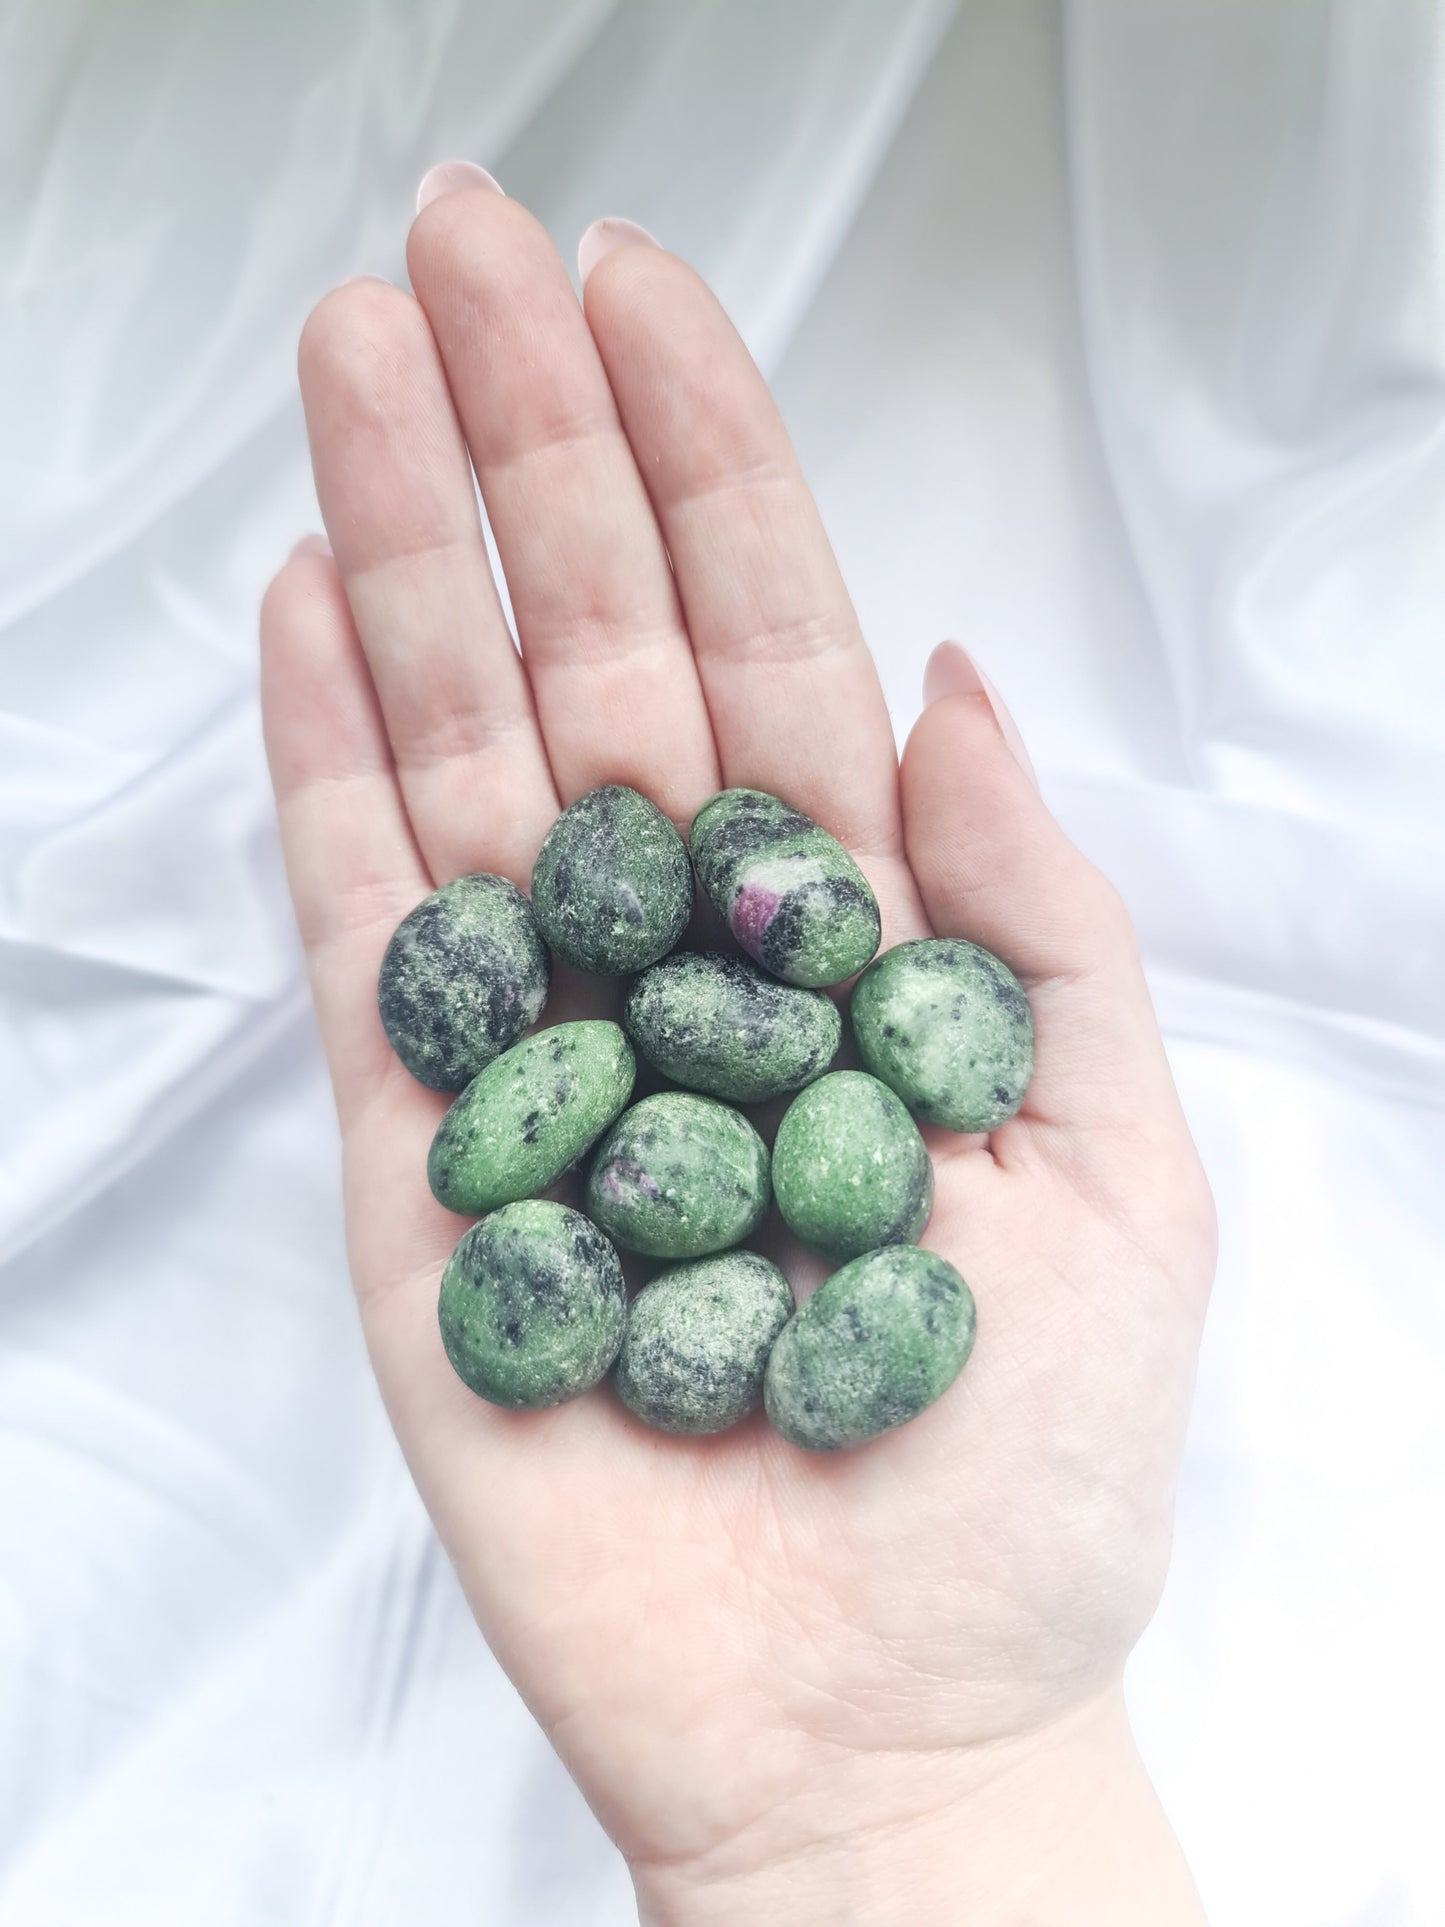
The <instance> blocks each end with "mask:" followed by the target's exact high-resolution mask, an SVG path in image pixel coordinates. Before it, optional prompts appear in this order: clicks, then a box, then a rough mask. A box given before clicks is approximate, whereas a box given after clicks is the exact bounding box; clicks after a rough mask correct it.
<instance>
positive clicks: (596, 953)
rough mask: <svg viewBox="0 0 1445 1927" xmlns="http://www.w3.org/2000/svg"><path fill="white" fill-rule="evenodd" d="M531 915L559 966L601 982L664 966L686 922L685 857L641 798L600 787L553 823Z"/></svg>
mask: <svg viewBox="0 0 1445 1927" xmlns="http://www.w3.org/2000/svg"><path fill="white" fill-rule="evenodd" d="M532 909H533V911H534V913H535V915H536V918H537V924H538V927H539V928H540V929H541V932H542V935H543V936H544V937H545V938H546V939H547V941H548V943H549V944H551V946H552V948H553V949H554V950H555V951H556V953H557V955H558V956H559V957H564V958H565V959H566V960H567V962H568V963H570V964H575V965H576V966H577V968H578V969H579V970H591V971H594V972H596V973H598V974H599V975H604V976H610V975H616V974H619V973H621V972H623V971H631V970H645V969H646V968H647V966H648V965H649V964H651V963H656V961H657V959H658V958H659V957H665V956H666V955H667V953H668V951H669V950H671V948H672V946H673V945H674V944H675V943H676V942H677V940H678V938H679V937H680V936H681V935H682V933H683V931H684V929H685V928H686V927H687V920H688V918H689V917H690V916H691V914H692V870H691V868H690V867H689V864H688V860H687V847H686V845H685V844H684V843H683V840H682V838H681V837H680V836H679V835H678V833H677V831H676V830H675V829H674V828H673V826H672V824H671V823H670V822H669V821H668V819H667V818H666V817H665V816H664V815H663V813H662V811H661V810H660V809H658V807H657V805H656V804H655V803H650V802H649V801H648V800H647V798H646V797H645V796H642V795H639V793H638V792H637V791H636V790H629V789H624V788H623V787H622V786H621V785H620V784H617V783H605V784H603V786H602V787H601V788H600V789H595V790H589V791H588V792H587V794H586V795H585V796H579V797H578V799H577V801H576V802H575V803H573V804H571V805H569V807H568V808H567V809H565V810H563V812H562V814H561V815H560V816H559V817H558V818H557V821H556V822H555V823H554V824H553V825H552V827H551V829H550V830H549V831H548V832H547V839H546V841H545V842H544V843H543V845H542V848H541V850H540V852H539V853H538V856H537V862H536V866H535V867H534V869H533V871H532Z"/></svg>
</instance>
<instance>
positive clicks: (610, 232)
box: [577, 214, 661, 288]
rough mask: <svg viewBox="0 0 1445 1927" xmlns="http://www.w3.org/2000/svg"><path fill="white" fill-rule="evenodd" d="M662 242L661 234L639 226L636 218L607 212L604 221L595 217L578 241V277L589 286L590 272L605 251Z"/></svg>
mask: <svg viewBox="0 0 1445 1927" xmlns="http://www.w3.org/2000/svg"><path fill="white" fill-rule="evenodd" d="M660 246H661V243H660V242H659V240H658V238H657V236H656V235H655V234H649V233H648V231H647V229H646V228H645V227H639V226H638V225H637V223H636V221H624V220H623V219H622V217H621V215H620V214H606V215H604V216H603V217H602V219H601V220H600V221H594V222H593V223H592V225H591V227H590V228H588V230H587V232H586V233H585V234H584V235H583V236H582V239H581V240H580V241H579V242H578V243H577V278H578V280H579V281H580V282H581V283H582V285H583V287H584V288H585V287H586V286H587V277H588V275H589V274H591V272H592V270H593V269H594V268H595V267H596V266H597V263H598V262H599V261H600V260H601V259H602V257H603V255H604V254H614V253H615V252H616V251H617V249H618V248H655V247H660Z"/></svg>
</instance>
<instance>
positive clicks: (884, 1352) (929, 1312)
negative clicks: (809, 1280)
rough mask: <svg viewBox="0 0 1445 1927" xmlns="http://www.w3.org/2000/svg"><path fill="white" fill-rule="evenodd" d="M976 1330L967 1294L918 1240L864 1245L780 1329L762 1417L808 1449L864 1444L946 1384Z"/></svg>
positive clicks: (938, 1393)
mask: <svg viewBox="0 0 1445 1927" xmlns="http://www.w3.org/2000/svg"><path fill="white" fill-rule="evenodd" d="M974 1332H975V1320H974V1307H973V1293H972V1292H971V1291H970V1290H969V1288H968V1286H967V1285H966V1284H965V1283H964V1281H963V1279H962V1278H961V1277H960V1276H959V1274H958V1273H957V1272H956V1271H955V1270H954V1268H953V1266H952V1265H951V1264H949V1263H947V1262H946V1260H944V1259H942V1258H939V1257H936V1256H935V1255H934V1253H933V1252H931V1251H920V1250H919V1248H918V1246H917V1245H891V1246H889V1248H888V1249H887V1250H885V1251H870V1252H869V1253H868V1254H867V1256H866V1257H863V1258H855V1259H854V1260H853V1262H852V1263H851V1264H848V1265H844V1267H843V1269H842V1270H841V1271H835V1272H834V1273H833V1275H832V1277H831V1278H826V1279H824V1281H823V1283H822V1284H821V1285H819V1287H818V1289H817V1290H816V1291H815V1292H814V1293H813V1295H812V1297H811V1298H810V1299H809V1300H808V1301H807V1303H806V1304H805V1305H803V1306H802V1307H801V1308H800V1310H799V1311H798V1312H797V1314H796V1315H795V1316H794V1317H793V1318H791V1319H790V1320H789V1322H788V1323H787V1325H785V1326H784V1328H783V1331H782V1333H781V1335H780V1336H779V1338H778V1341H777V1343H776V1344H775V1345H774V1346H773V1349H772V1353H771V1354H770V1356H769V1358H768V1369H767V1374H766V1377H765V1378H764V1381H763V1398H764V1403H765V1404H766V1406H767V1411H768V1417H769V1418H770V1419H771V1420H772V1422H773V1424H774V1425H775V1426H776V1428H777V1429H778V1431H779V1432H781V1433H782V1435H783V1437H784V1438H785V1439H788V1440H789V1441H790V1442H791V1443H792V1444H794V1445H801V1446H803V1447H805V1448H806V1449H807V1450H808V1451H810V1452H835V1451H837V1450H838V1449H839V1448H840V1447H842V1446H845V1445H862V1444H863V1443H864V1441H865V1440H867V1439H872V1438H877V1436H878V1434H879V1433H880V1432H888V1431H891V1430H892V1429H893V1427H894V1426H896V1425H903V1424H905V1423H906V1422H907V1421H908V1420H909V1419H911V1418H916V1417H917V1416H918V1414H919V1413H920V1412H921V1411H923V1410H924V1409H925V1407H927V1406H929V1405H931V1404H932V1403H933V1401H934V1400H935V1399H936V1398H939V1397H941V1396H942V1394H943V1393H944V1392H946V1391H947V1390H948V1388H949V1386H950V1385H951V1384H952V1383H953V1381H954V1380H955V1379H956V1378H957V1377H958V1375H959V1373H960V1372H961V1371H962V1370H963V1368H964V1366H965V1365H966V1364H967V1362H968V1355H969V1353H970V1352H971V1351H972V1350H973V1340H974Z"/></svg>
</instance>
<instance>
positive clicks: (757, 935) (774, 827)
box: [690, 790, 880, 990]
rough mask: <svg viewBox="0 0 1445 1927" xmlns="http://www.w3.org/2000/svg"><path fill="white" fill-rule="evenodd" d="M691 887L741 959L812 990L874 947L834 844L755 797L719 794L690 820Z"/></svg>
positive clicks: (862, 889) (867, 902) (874, 922)
mask: <svg viewBox="0 0 1445 1927" xmlns="http://www.w3.org/2000/svg"><path fill="white" fill-rule="evenodd" d="M690 844H691V849H692V860H693V864H694V866H695V867H696V870H697V876H698V881H699V883H701V885H702V887H703V889H704V890H705V891H706V892H707V894H708V897H709V898H710V899H711V901H712V904H713V906H714V908H715V909H716V910H717V911H718V913H719V914H720V915H721V916H723V917H725V918H726V919H727V925H728V928H729V929H730V930H731V931H732V933H733V935H734V937H736V938H737V940H738V942H739V943H740V944H741V945H742V947H743V949H744V950H746V951H747V953H748V955H749V956H750V957H751V958H753V960H754V961H755V962H757V963H760V964H761V965H762V966H763V969H764V970H768V971H771V972H772V974H773V976H775V977H781V978H782V979H783V981H784V982H785V983H789V984H802V985H804V986H806V987H808V988H810V989H814V990H817V989H821V988H822V987H823V986H824V985H826V984H837V983H841V982H842V981H843V979H844V978H845V977H851V976H852V975H853V973H854V971H855V970H861V969H862V968H863V966H864V964H866V963H867V961H868V959H869V958H870V957H871V956H872V955H873V953H874V951H875V950H877V948H878V936H879V930H880V924H879V918H878V904H877V900H876V899H875V897H874V895H873V892H872V890H871V889H870V888H869V887H868V879H867V878H866V877H865V876H864V874H863V872H862V871H861V870H860V869H859V868H858V865H857V864H856V863H855V862H854V861H853V859H852V857H851V856H849V854H848V852H847V851H846V850H845V849H844V848H843V845H842V844H841V843H840V842H839V841H838V839H837V838H836V837H833V836H829V834H828V832H827V831H826V830H824V829H822V828H820V827H819V825H818V824H816V823H815V822H814V821H813V819H812V817H811V816H804V815H803V813H802V811H801V810H795V809H791V808H789V806H788V805H787V804H786V803H781V802H779V800H778V799H777V797H776V796H769V795H767V794H766V792H765V791H763V790H723V791H722V792H721V793H720V794H719V795H717V796H714V797H712V798H711V799H710V800H709V801H708V802H706V803H704V804H703V806H702V808H701V809H700V810H699V811H698V813H697V815H696V816H695V817H694V818H693V820H692V834H691V837H690Z"/></svg>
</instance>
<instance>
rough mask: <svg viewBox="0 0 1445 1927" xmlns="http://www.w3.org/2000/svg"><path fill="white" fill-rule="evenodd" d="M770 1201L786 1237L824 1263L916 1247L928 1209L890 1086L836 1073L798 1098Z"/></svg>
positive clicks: (918, 1151) (788, 1118)
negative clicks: (781, 1219)
mask: <svg viewBox="0 0 1445 1927" xmlns="http://www.w3.org/2000/svg"><path fill="white" fill-rule="evenodd" d="M773 1195H774V1197H775V1198H776V1199H777V1201H778V1209H779V1211H781V1212H782V1214H783V1217H784V1218H785V1219H786V1221H787V1223H788V1225H789V1227H790V1229H791V1230H793V1231H794V1232H796V1233H797V1235H798V1237H800V1238H801V1239H802V1240H803V1242H804V1244H809V1245H812V1246H813V1247H814V1249H815V1250H817V1251H821V1252H823V1253H825V1254H826V1255H827V1256H828V1257H830V1258H856V1257H858V1256H860V1255H861V1254H862V1253H863V1252H865V1251H876V1250H877V1249H878V1248H879V1246H881V1245H899V1244H916V1243H917V1241H918V1239H919V1238H920V1237H921V1236H922V1234H923V1227H924V1226H925V1225H926V1224H927V1223H928V1214H929V1212H930V1210H931V1209H932V1208H933V1166H932V1164H931V1163H930V1162H929V1157H928V1152H927V1150H926V1149H925V1147H924V1143H923V1139H922V1138H921V1137H920V1136H919V1135H918V1126H917V1125H916V1124H915V1123H914V1122H913V1119H912V1118H911V1117H910V1116H909V1115H908V1112H907V1111H906V1110H905V1109H904V1106H903V1104H902V1102H901V1100H900V1099H899V1098H897V1097H895V1096H894V1094H893V1092H892V1091H890V1090H889V1088H888V1086H887V1085H886V1084H880V1083H879V1082H878V1079H877V1078H876V1077H869V1076H867V1075H866V1073H865V1072H863V1071H832V1072H830V1074H829V1075H828V1076H827V1077H820V1078H819V1079H818V1081H817V1083H816V1084H810V1085H809V1086H808V1088H807V1089H806V1090H805V1091H801V1092H799V1094H798V1096H797V1097H795V1098H794V1099H793V1101H792V1103H791V1104H790V1105H789V1106H788V1108H787V1110H786V1111H785V1112H784V1114H783V1121H782V1123H781V1124H780V1125H779V1126H778V1135H777V1137H776V1139H775V1140H774V1143H773Z"/></svg>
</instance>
